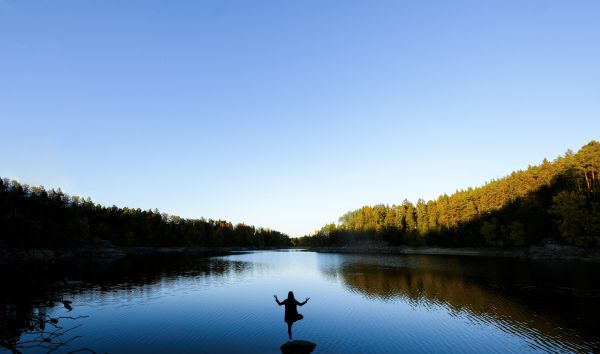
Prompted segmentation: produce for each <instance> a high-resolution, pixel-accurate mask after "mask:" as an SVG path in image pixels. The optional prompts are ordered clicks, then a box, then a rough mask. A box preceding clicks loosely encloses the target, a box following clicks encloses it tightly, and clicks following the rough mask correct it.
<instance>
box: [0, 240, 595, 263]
mask: <svg viewBox="0 0 600 354" xmlns="http://www.w3.org/2000/svg"><path fill="white" fill-rule="evenodd" d="M278 249H295V250H306V251H313V252H322V253H343V254H381V255H441V256H461V257H501V258H518V259H532V260H556V261H584V262H600V248H583V247H576V246H563V245H556V244H546V245H543V246H530V247H519V248H477V247H461V248H444V247H409V246H386V245H375V244H371V245H349V246H336V247H287V248H281V247H273V248H253V247H199V246H194V247H189V246H187V247H186V246H172V247H145V246H143V247H142V246H139V247H93V246H83V247H70V248H46V249H32V250H28V251H25V250H18V251H16V252H14V253H13V256H14V255H17V257H16V259H19V260H27V261H40V262H44V261H58V262H75V263H79V262H113V261H117V260H119V259H122V258H124V257H127V256H142V255H149V254H161V253H163V254H167V253H180V254H198V255H203V256H211V255H213V256H214V255H225V254H229V253H232V252H245V251H267V250H278ZM0 253H2V254H0V265H2V264H8V263H9V262H10V260H11V259H12V260H14V259H15V258H14V257H5V255H6V254H5V252H0Z"/></svg>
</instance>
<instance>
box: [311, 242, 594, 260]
mask: <svg viewBox="0 0 600 354" xmlns="http://www.w3.org/2000/svg"><path fill="white" fill-rule="evenodd" d="M310 250H311V251H315V252H330V253H354V254H396V255H416V254H422V255H444V256H467V257H506V258H521V259H544V260H564V261H586V262H600V249H599V248H583V247H575V246H563V245H557V244H546V245H543V246H530V247H519V248H443V247H408V246H384V245H353V246H340V247H313V248H310Z"/></svg>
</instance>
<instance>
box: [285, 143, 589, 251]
mask: <svg viewBox="0 0 600 354" xmlns="http://www.w3.org/2000/svg"><path fill="white" fill-rule="evenodd" d="M338 221H339V222H338V223H337V224H328V225H325V226H324V227H323V228H321V229H320V230H318V231H317V232H315V233H314V234H313V235H309V236H305V237H302V238H300V239H298V240H296V244H297V245H299V246H339V245H348V244H357V243H366V242H379V243H384V244H391V245H412V246H420V245H436V246H445V247H460V246H477V247H482V246H490V247H510V246H526V245H532V244H536V243H539V242H541V241H545V240H553V241H554V242H558V243H563V244H573V245H578V246H600V143H599V142H597V141H591V142H590V143H588V144H587V145H585V146H583V147H582V148H581V149H580V150H579V151H578V152H577V153H576V154H575V153H573V152H572V151H570V150H569V151H567V152H566V153H565V154H564V156H560V157H558V158H556V159H555V160H554V161H552V162H550V161H548V160H546V159H544V161H543V162H542V163H541V164H539V165H537V166H529V168H527V169H526V170H520V171H515V172H513V173H511V174H510V175H508V176H506V177H503V178H500V179H497V180H493V181H491V182H489V183H487V184H485V185H483V186H481V187H477V188H468V189H465V190H459V191H457V192H456V193H454V194H452V195H450V196H448V195H446V194H444V195H441V196H439V197H438V198H437V199H435V200H429V201H424V200H422V199H419V200H418V201H417V203H416V205H415V204H413V203H411V202H410V201H408V200H404V201H403V202H402V203H401V204H398V205H391V206H389V205H375V206H364V207H362V208H360V209H357V210H354V211H350V212H348V213H346V214H344V215H343V216H342V217H340V218H339V220H338Z"/></svg>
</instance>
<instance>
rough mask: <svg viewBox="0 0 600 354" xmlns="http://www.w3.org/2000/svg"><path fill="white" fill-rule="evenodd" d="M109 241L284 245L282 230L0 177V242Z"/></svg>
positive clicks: (26, 245)
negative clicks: (108, 201) (110, 202)
mask: <svg viewBox="0 0 600 354" xmlns="http://www.w3.org/2000/svg"><path fill="white" fill-rule="evenodd" d="M102 241H104V243H106V242H107V241H110V242H111V243H112V244H114V245H117V246H217V247H218V246H224V247H229V246H242V247H257V248H260V247H285V246H288V245H290V239H289V237H288V236H287V235H285V234H283V233H281V232H278V231H274V230H270V229H265V228H256V227H254V226H249V225H245V224H237V225H233V224H232V223H231V222H228V221H225V220H210V219H209V220H206V219H204V218H202V219H185V218H181V217H178V216H175V215H168V214H166V213H160V212H159V211H158V210H156V209H155V210H141V209H132V208H119V207H116V206H110V207H106V206H102V205H100V204H96V203H94V202H92V200H91V199H90V198H89V197H88V198H81V197H78V196H70V195H68V194H65V193H63V192H62V191H61V190H60V189H57V190H55V189H50V190H46V189H45V188H44V187H41V186H39V187H31V186H29V185H27V184H21V183H19V182H18V181H14V180H9V179H7V178H3V179H0V246H1V247H18V248H35V247H70V246H77V245H85V244H92V243H98V242H102Z"/></svg>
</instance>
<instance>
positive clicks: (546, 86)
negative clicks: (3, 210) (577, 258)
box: [0, 0, 600, 236]
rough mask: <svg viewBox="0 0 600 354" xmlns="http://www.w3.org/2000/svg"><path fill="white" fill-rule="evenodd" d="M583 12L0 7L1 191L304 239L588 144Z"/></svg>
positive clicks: (594, 115)
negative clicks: (31, 189)
mask: <svg viewBox="0 0 600 354" xmlns="http://www.w3.org/2000/svg"><path fill="white" fill-rule="evenodd" d="M599 18H600V2H598V1H527V0H518V1H389V2H388V1H375V2H372V1H306V0H303V1H280V0H278V1H227V0H219V1H189V2H185V1H176V2H173V1H99V0H98V1H95V0H87V1H80V0H74V1H60V0H58V1H24V0H21V1H17V0H0V149H1V150H2V160H1V163H0V176H4V177H9V178H15V179H18V180H20V181H21V182H23V183H28V184H31V185H40V184H41V185H44V186H46V187H47V188H51V187H61V188H62V189H63V190H64V191H66V192H67V193H69V194H75V195H81V196H90V197H91V198H92V199H93V200H94V201H96V202H98V203H102V204H106V205H112V204H115V205H118V206H129V207H140V208H144V209H148V208H158V209H159V210H161V211H164V212H168V213H170V214H176V215H180V216H183V217H191V218H195V217H202V216H203V217H207V218H214V219H217V218H221V219H227V220H231V221H233V222H245V223H248V224H253V225H257V226H265V227H271V228H273V229H277V230H280V231H283V232H286V233H289V234H290V235H293V236H297V235H302V234H306V233H310V232H312V231H314V230H316V229H318V228H320V227H321V226H322V225H323V224H325V223H328V222H332V221H336V220H337V218H338V217H339V216H340V215H342V214H343V213H345V212H346V211H349V210H352V209H356V208H358V207H360V206H362V205H367V204H377V203H389V204H393V203H401V202H402V200H404V199H405V198H407V199H409V200H412V201H416V200H417V199H418V198H420V197H421V198H424V199H431V198H435V197H437V196H438V195H440V194H442V193H448V194H450V193H452V192H454V191H455V190H456V189H460V188H466V187H469V186H475V185H481V184H483V183H484V182H485V181H489V180H490V179H493V178H497V177H501V176H503V175H506V174H508V173H510V172H511V171H512V170H515V169H522V168H527V166H528V164H537V163H539V162H541V160H542V159H543V158H545V157H547V158H550V159H553V158H555V157H556V156H558V155H561V154H563V153H564V152H565V151H566V149H568V148H571V149H573V150H577V149H578V148H579V147H581V146H582V145H584V144H585V143H587V142H588V141H590V140H592V139H599V138H600V64H599V63H600V21H599V20H598V19H599Z"/></svg>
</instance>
